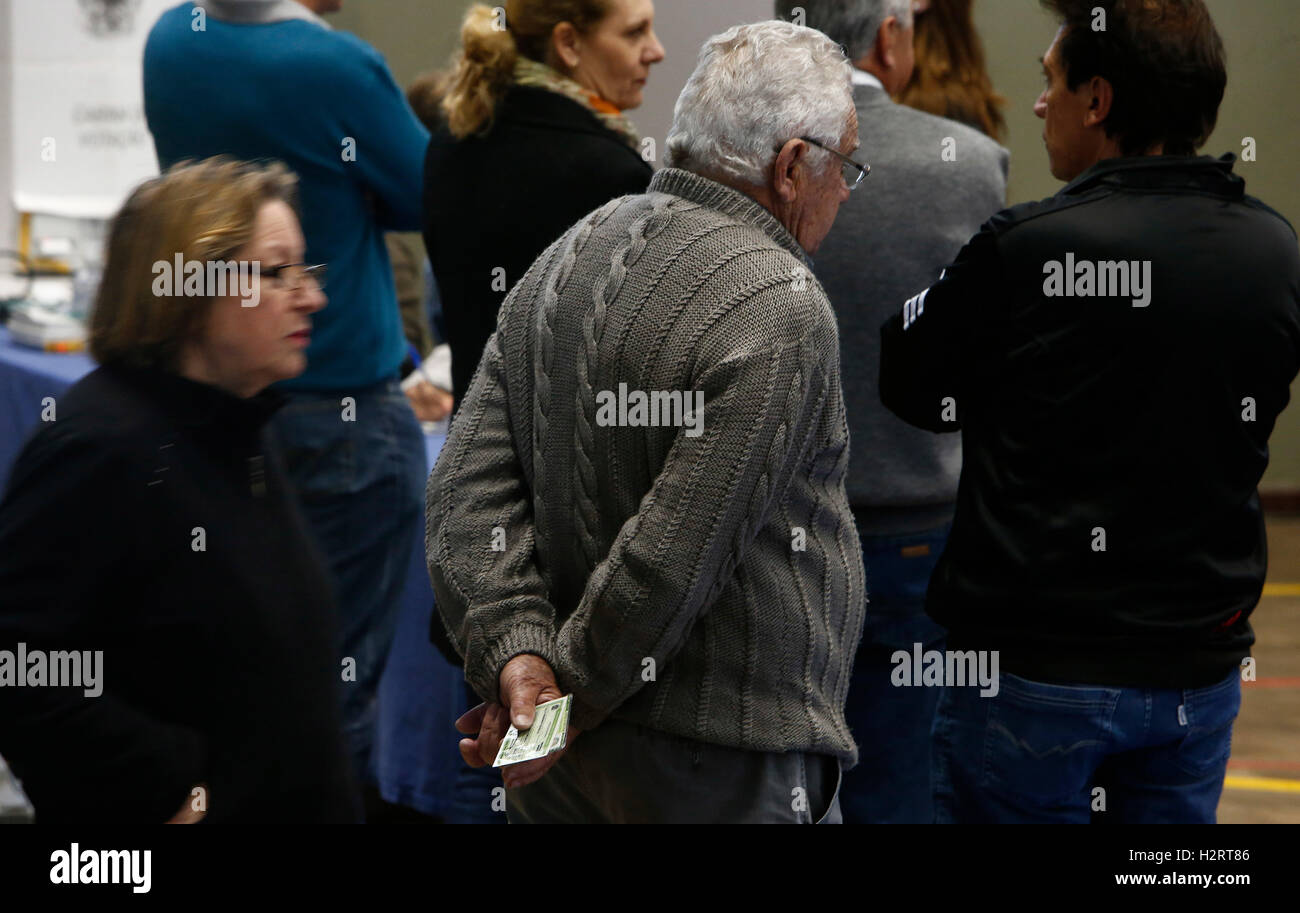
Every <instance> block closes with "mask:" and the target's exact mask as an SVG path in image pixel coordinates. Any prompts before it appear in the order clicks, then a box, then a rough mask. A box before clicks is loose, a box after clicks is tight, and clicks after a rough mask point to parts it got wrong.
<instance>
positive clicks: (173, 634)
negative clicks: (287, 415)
mask: <svg viewBox="0 0 1300 913" xmlns="http://www.w3.org/2000/svg"><path fill="white" fill-rule="evenodd" d="M295 196H296V179H295V178H294V177H293V176H292V175H291V174H290V173H289V172H288V171H287V170H286V169H284V168H283V167H282V166H279V165H268V166H257V165H248V164H243V163H239V162H235V161H232V160H228V159H209V160H207V161H203V162H200V163H198V164H189V165H185V164H182V165H178V166H176V167H174V168H172V169H171V170H169V171H168V172H167V173H166V174H164V175H163V176H161V177H159V178H155V179H153V180H150V181H147V182H146V183H144V184H143V185H141V186H140V187H139V188H137V189H136V190H135V191H134V192H133V193H132V194H131V196H130V197H129V198H128V200H127V201H126V203H125V205H124V206H123V207H122V210H121V211H120V212H119V213H118V215H117V217H116V218H115V219H114V221H113V223H112V227H111V229H110V233H109V238H108V248H107V261H106V264H105V268H104V276H103V282H102V284H101V286H100V289H99V293H98V297H97V300H96V303H95V307H94V310H93V312H92V314H91V317H90V347H91V352H92V354H93V355H94V357H95V359H96V360H97V361H98V362H99V367H98V368H97V369H96V370H95V371H93V372H92V373H91V374H89V375H87V376H86V377H85V378H83V379H82V380H81V381H80V382H78V383H77V384H75V385H74V386H73V387H72V388H71V389H69V390H68V391H67V392H66V393H64V394H61V395H60V396H59V397H58V398H57V402H52V403H51V404H50V405H49V409H48V417H49V419H50V420H49V421H48V422H47V423H46V424H45V425H44V426H43V427H41V428H40V430H39V431H37V432H36V433H35V434H34V435H33V436H32V438H31V439H30V440H29V441H28V442H27V444H26V446H25V447H24V449H23V451H22V453H21V455H20V456H19V458H18V460H17V462H16V464H15V466H14V468H13V472H12V475H11V477H10V481H9V488H8V492H7V493H6V495H5V498H4V500H3V502H2V503H0V685H21V684H25V685H27V687H0V754H3V755H4V756H5V757H6V758H7V759H8V760H9V762H10V765H11V766H12V768H13V771H14V773H15V774H16V775H17V777H18V778H19V779H20V780H21V781H22V785H23V788H24V790H25V791H26V793H27V795H28V797H29V798H30V799H31V802H32V804H33V806H34V807H35V810H36V820H37V821H38V822H43V823H48V822H76V823H87V822H92V821H94V822H99V821H112V822H114V823H126V822H139V823H147V822H156V823H161V822H164V821H169V820H170V821H176V822H190V821H196V820H199V819H202V818H204V817H206V818H207V819H208V820H212V821H252V820H292V821H352V820H356V819H357V818H358V816H359V809H358V807H357V801H356V799H355V795H354V787H353V783H352V777H351V773H350V770H349V761H348V757H347V753H346V750H345V748H344V743H343V737H342V734H341V722H340V716H339V713H340V712H339V703H340V702H339V697H338V688H339V687H340V686H341V679H342V678H343V676H341V670H340V667H339V664H338V660H337V659H336V658H335V649H336V647H335V619H334V594H333V592H332V589H331V586H330V584H329V579H330V578H329V575H328V572H327V571H326V568H325V566H324V565H323V563H322V560H321V558H320V556H319V555H318V553H317V551H316V548H315V546H314V545H313V544H312V541H311V540H310V539H309V535H308V533H307V529H306V527H305V526H304V523H303V520H302V517H301V516H300V514H299V511H298V509H297V508H296V506H295V501H294V499H293V497H292V495H291V492H290V488H289V485H288V482H287V481H286V477H285V475H284V471H283V469H282V466H281V462H280V457H279V454H278V452H277V451H276V449H275V448H274V447H273V446H272V445H271V444H270V442H269V439H268V437H267V436H266V434H265V432H264V427H265V424H266V422H267V420H268V419H269V418H270V417H271V415H272V413H274V412H275V410H276V409H277V407H278V406H279V405H280V402H281V399H280V395H279V394H276V393H274V392H272V391H269V390H267V389H266V388H267V387H268V385H270V384H272V383H275V382H276V381H280V380H284V379H286V378H290V377H295V376H297V375H298V374H300V373H302V371H303V369H304V368H305V367H306V364H307V361H306V356H305V352H306V349H307V345H308V342H309V341H310V339H311V332H312V315H313V314H314V313H315V312H317V311H319V310H320V309H321V308H323V307H325V303H326V302H325V296H324V294H323V293H322V291H321V286H320V283H321V281H322V280H323V276H324V269H323V267H320V266H314V265H308V264H305V263H303V262H302V261H303V253H304V241H303V236H302V231H301V229H300V227H299V224H298V218H297V216H296V214H295V210H294V205H295ZM176 268H180V269H181V271H182V272H183V274H184V275H183V277H179V276H176V275H174V274H173V275H168V274H169V273H172V272H174V270H175V269H176ZM214 280H215V281H214ZM56 410H57V411H56ZM6 666H7V667H8V668H7V669H6ZM344 671H345V670H344ZM6 672H7V673H8V678H9V679H10V680H8V681H6V680H5V678H6ZM19 678H22V679H25V681H17V679H19ZM38 685H39V687H38Z"/></svg>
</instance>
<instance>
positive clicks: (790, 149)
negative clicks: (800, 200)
mask: <svg viewBox="0 0 1300 913" xmlns="http://www.w3.org/2000/svg"><path fill="white" fill-rule="evenodd" d="M807 155H808V144H807V143H805V142H804V141H803V140H801V139H792V140H790V141H789V142H787V143H786V144H785V145H784V146H782V147H781V151H780V152H778V153H777V155H776V162H775V163H773V165H772V192H773V193H775V194H776V197H777V199H779V200H780V201H781V202H782V203H791V202H793V201H794V199H795V197H797V196H798V195H799V188H800V186H801V184H800V179H799V178H798V176H797V175H796V171H797V170H798V167H799V165H801V164H803V162H804V159H805V158H806V157H807Z"/></svg>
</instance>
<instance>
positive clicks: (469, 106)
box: [442, 0, 609, 139]
mask: <svg viewBox="0 0 1300 913" xmlns="http://www.w3.org/2000/svg"><path fill="white" fill-rule="evenodd" d="M498 10H502V11H504V13H505V16H504V19H505V22H504V25H505V28H502V27H501V25H502V21H501V20H502V17H501V15H500V14H499V12H498ZM608 12H609V4H608V0H506V3H505V6H504V7H491V6H487V5H485V4H482V3H475V4H474V5H473V6H471V7H470V8H469V10H468V11H467V12H466V13H465V19H464V22H463V23H462V25H461V29H460V50H459V51H457V52H456V55H455V57H454V58H453V62H452V71H451V75H450V76H449V77H448V78H447V82H446V84H445V86H444V88H445V89H446V94H445V95H444V97H443V99H442V112H443V114H444V115H445V116H446V119H447V127H448V129H449V130H450V131H451V134H452V136H454V137H456V138H457V139H464V138H465V137H467V136H470V135H472V134H475V133H485V132H487V130H489V129H490V128H491V126H492V118H493V115H494V114H495V113H496V106H497V103H498V102H499V101H500V100H501V97H502V96H503V95H505V92H506V89H508V88H509V87H510V83H511V82H512V81H513V78H514V71H515V62H516V61H517V60H518V59H519V57H520V56H523V57H527V58H528V59H530V60H534V61H536V62H538V63H544V64H547V65H548V66H556V63H557V62H556V61H555V60H554V59H553V58H552V52H551V35H552V34H553V33H554V32H555V27H556V26H557V25H559V24H560V23H562V22H568V23H570V24H571V25H573V27H574V28H575V29H577V30H578V32H579V33H580V34H586V33H588V32H589V31H590V30H591V29H592V27H594V26H595V25H596V24H597V23H598V22H600V21H601V20H602V19H604V18H605V16H606V15H607V14H608Z"/></svg>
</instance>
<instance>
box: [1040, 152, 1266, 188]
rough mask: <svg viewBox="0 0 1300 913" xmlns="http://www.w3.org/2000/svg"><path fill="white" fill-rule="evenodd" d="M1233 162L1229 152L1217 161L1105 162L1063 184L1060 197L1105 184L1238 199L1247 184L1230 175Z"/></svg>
mask: <svg viewBox="0 0 1300 913" xmlns="http://www.w3.org/2000/svg"><path fill="white" fill-rule="evenodd" d="M1236 160H1237V157H1236V156H1235V155H1233V154H1232V153H1231V152H1229V153H1227V154H1226V155H1224V156H1223V157H1222V158H1217V159H1216V158H1212V157H1211V156H1208V155H1199V156H1193V155H1147V156H1138V157H1133V158H1114V159H1105V160H1103V161H1100V162H1098V163H1097V164H1095V165H1093V166H1092V167H1091V168H1089V169H1088V170H1087V171H1085V172H1084V173H1083V174H1081V175H1079V176H1078V177H1077V178H1075V179H1074V180H1073V181H1071V182H1070V183H1068V184H1066V185H1065V187H1063V188H1062V189H1061V191H1060V194H1061V195H1067V194H1081V193H1086V192H1087V191H1090V190H1094V189H1096V188H1097V187H1099V186H1101V185H1103V184H1106V185H1110V186H1118V187H1133V188H1149V189H1161V188H1163V189H1169V190H1178V189H1182V190H1200V191H1204V192H1208V193H1216V194H1220V195H1223V196H1228V197H1235V198H1237V199H1240V198H1241V197H1243V196H1245V193H1246V182H1245V180H1244V179H1243V178H1242V177H1241V176H1240V175H1237V174H1233V172H1232V165H1233V163H1234V162H1235V161H1236Z"/></svg>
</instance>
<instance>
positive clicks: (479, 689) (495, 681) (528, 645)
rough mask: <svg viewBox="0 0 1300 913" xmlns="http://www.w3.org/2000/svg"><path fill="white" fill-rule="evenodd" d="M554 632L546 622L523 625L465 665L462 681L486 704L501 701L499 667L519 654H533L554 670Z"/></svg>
mask: <svg viewBox="0 0 1300 913" xmlns="http://www.w3.org/2000/svg"><path fill="white" fill-rule="evenodd" d="M555 652H556V651H555V632H554V631H552V630H551V628H550V627H549V626H547V625H538V624H522V625H517V626H515V627H513V628H511V629H510V631H509V632H508V633H507V634H506V635H505V636H504V637H502V638H501V639H500V640H498V641H497V642H496V643H494V644H492V646H491V647H489V648H488V649H487V650H486V651H485V652H484V653H483V655H482V658H481V659H480V660H479V662H477V663H474V664H473V665H472V668H471V666H470V665H469V664H467V665H466V667H465V680H466V681H468V682H469V684H470V687H472V688H473V689H474V691H475V692H476V693H477V694H478V696H479V697H481V698H482V699H483V700H485V701H487V702H489V703H497V702H499V701H500V700H501V694H500V690H501V687H500V680H501V670H502V669H503V668H504V667H505V664H506V663H508V662H510V660H512V659H514V658H515V657H516V656H518V655H520V654H521V653H534V654H536V655H537V656H540V657H541V658H542V659H544V660H546V662H547V664H548V665H549V666H550V667H551V669H552V670H554V669H555Z"/></svg>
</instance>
